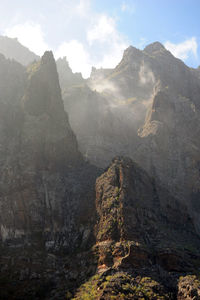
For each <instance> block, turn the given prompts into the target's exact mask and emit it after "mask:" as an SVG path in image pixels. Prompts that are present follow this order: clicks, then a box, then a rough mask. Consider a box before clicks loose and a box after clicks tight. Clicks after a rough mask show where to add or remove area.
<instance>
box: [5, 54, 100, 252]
mask: <svg viewBox="0 0 200 300" xmlns="http://www.w3.org/2000/svg"><path fill="white" fill-rule="evenodd" d="M4 64H5V65H6V64H7V68H8V73H9V75H8V76H9V78H12V76H13V77H15V76H16V78H17V81H16V82H15V80H16V79H15V80H13V82H12V80H8V84H6V83H5V86H6V87H7V90H6V89H5V88H4V89H3V91H5V92H4V94H3V95H2V102H1V108H2V109H1V111H2V110H3V109H4V111H6V110H9V113H8V114H7V113H6V114H5V117H3V118H2V119H1V134H0V144H1V156H0V157H1V183H0V184H1V185H0V190H1V195H0V204H1V205H0V214H1V233H0V236H1V240H2V241H4V242H7V241H9V240H16V241H19V240H21V242H24V240H27V241H28V240H29V239H30V240H32V238H34V236H35V235H41V240H42V241H43V242H44V243H46V246H48V247H49V245H50V246H51V247H53V248H56V247H61V246H62V245H63V246H64V247H65V248H69V245H70V249H73V245H76V244H77V239H78V238H79V236H81V235H82V234H83V230H84V229H83V228H84V226H83V225H81V222H82V221H81V218H80V223H79V224H78V223H77V222H76V217H75V215H76V213H78V212H79V213H80V211H82V210H84V209H87V208H88V210H90V207H94V205H93V204H92V202H91V201H92V198H90V197H89V196H88V194H89V193H92V188H90V187H89V186H88V182H87V180H88V179H87V176H88V178H90V180H91V182H92V181H93V182H94V181H95V176H93V171H92V170H93V169H94V170H95V168H92V167H90V166H89V165H86V164H85V163H84V161H83V158H82V156H81V154H80V152H79V150H78V146H77V141H76V138H75V136H74V133H73V132H72V130H71V127H70V125H69V122H68V117H67V114H66V112H65V111H64V106H63V101H62V98H61V91H60V86H59V81H58V74H57V70H56V63H55V61H54V58H53V55H52V53H51V52H46V53H45V54H44V56H43V57H42V59H41V61H40V62H38V63H36V64H33V65H31V66H30V67H29V69H28V74H27V75H26V74H25V70H24V68H22V67H21V66H20V65H18V64H17V63H15V62H10V61H6V60H5V58H3V57H2V66H3V65H4ZM9 67H10V69H9ZM3 76H5V74H4V75H3ZM5 79H6V78H5ZM9 84H11V85H14V86H12V87H9ZM10 90H11V91H12V94H11V95H10V94H9V93H10ZM6 92H7V94H6ZM22 95H23V96H22ZM9 98H11V100H12V101H11V100H10V99H9ZM9 101H10V102H9ZM9 114H10V115H9ZM83 165H84V167H83ZM83 170H84V171H83ZM88 170H90V171H88ZM94 172H95V171H94ZM83 173H85V175H84V174H83ZM86 174H87V175H86ZM92 178H93V179H92ZM81 198H82V200H81V203H79V201H80V199H81ZM88 198H89V199H88ZM84 206H85V207H84ZM72 216H73V217H72ZM84 218H85V216H83V219H84ZM80 226H82V227H83V228H82V231H79V229H80V228H79V227H80ZM75 227H76V229H75ZM72 228H74V229H73V230H72ZM70 232H71V233H70ZM75 232H76V233H75ZM76 234H77V235H76ZM70 236H71V237H70Z"/></svg>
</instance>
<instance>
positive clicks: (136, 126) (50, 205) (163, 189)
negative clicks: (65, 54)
mask: <svg viewBox="0 0 200 300" xmlns="http://www.w3.org/2000/svg"><path fill="white" fill-rule="evenodd" d="M61 88H62V90H61ZM199 89H200V82H199V75H198V69H197V70H194V69H190V68H188V67H187V66H185V65H184V63H183V62H181V61H180V60H178V59H176V58H175V57H174V56H173V55H172V54H171V53H170V52H168V51H167V50H166V49H165V48H164V47H163V46H162V45H161V44H160V43H157V42H156V43H154V44H151V45H149V46H147V47H146V48H145V49H144V50H143V51H141V50H138V49H136V48H134V47H129V48H128V49H126V50H125V52H124V55H123V58H122V61H121V62H120V63H119V64H118V65H117V66H116V68H115V69H113V70H112V69H106V70H104V69H99V70H98V69H94V68H93V70H92V73H91V77H90V78H89V79H87V80H85V79H83V78H82V76H81V74H79V73H78V74H77V73H75V74H73V72H72V71H71V69H70V67H69V65H68V63H67V60H66V58H64V59H59V60H58V61H57V62H56V61H55V59H54V57H53V53H52V52H51V51H47V52H45V53H44V55H43V56H42V58H41V59H39V60H37V61H35V62H33V63H31V64H29V65H28V67H25V66H23V65H22V64H20V63H19V62H17V61H16V60H10V59H7V58H6V57H5V56H4V55H3V54H0V116H1V118H0V174H1V176H0V178H1V180H0V289H1V295H0V298H1V299H11V300H12V299H18V300H19V299H105V300H107V299H152V300H153V299H180V300H181V299H198V298H199V297H200V289H199V286H200V281H199V276H198V274H199V268H200V254H199V247H200V237H199V185H198V183H199V142H198V140H199V139H198V135H199V134H198V133H199ZM79 149H80V150H79ZM116 154H117V156H116ZM119 154H120V156H119ZM121 155H123V156H121ZM124 155H125V157H124ZM127 155H128V156H130V157H131V158H128V157H127ZM111 158H112V160H111ZM110 160H111V162H110ZM91 163H93V165H92V164H91ZM105 166H106V168H105ZM102 168H104V170H103V169H102Z"/></svg>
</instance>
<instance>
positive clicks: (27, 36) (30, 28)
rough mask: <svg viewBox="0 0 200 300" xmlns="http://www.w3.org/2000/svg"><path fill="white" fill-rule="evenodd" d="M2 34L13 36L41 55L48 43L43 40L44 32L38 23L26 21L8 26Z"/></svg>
mask: <svg viewBox="0 0 200 300" xmlns="http://www.w3.org/2000/svg"><path fill="white" fill-rule="evenodd" d="M4 35H6V36H8V37H11V38H15V37H17V38H18V40H19V42H20V43H21V44H23V45H24V46H26V47H28V48H29V49H30V50H32V51H33V52H35V53H36V54H38V55H42V54H43V53H44V52H45V51H46V50H48V45H47V44H46V42H45V41H44V34H43V32H42V30H41V27H40V25H39V24H35V23H32V22H26V23H24V24H17V25H14V26H13V27H9V28H7V29H6V30H5V31H4Z"/></svg>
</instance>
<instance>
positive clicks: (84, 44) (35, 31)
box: [4, 0, 129, 77]
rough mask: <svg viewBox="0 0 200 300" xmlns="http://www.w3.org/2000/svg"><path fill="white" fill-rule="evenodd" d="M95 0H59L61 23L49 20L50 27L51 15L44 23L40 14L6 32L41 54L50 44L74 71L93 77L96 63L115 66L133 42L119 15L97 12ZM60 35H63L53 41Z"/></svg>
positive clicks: (110, 66) (98, 65)
mask: <svg viewBox="0 0 200 300" xmlns="http://www.w3.org/2000/svg"><path fill="white" fill-rule="evenodd" d="M91 3H92V0H77V1H73V2H72V1H70V0H68V1H67V0H59V5H60V13H59V18H60V22H59V24H62V26H61V27H60V26H58V27H56V24H55V26H53V27H52V28H51V26H52V22H50V21H49V22H50V23H49V26H50V27H49V28H51V29H49V28H48V27H47V26H46V25H47V21H48V20H47V18H45V27H43V26H41V25H40V24H42V23H40V22H44V20H43V21H41V18H40V19H39V21H38V20H37V21H36V20H35V21H34V22H32V21H31V20H29V21H28V22H24V23H15V24H13V25H12V26H9V27H7V28H6V30H4V35H7V36H9V37H17V38H18V40H19V41H20V42H21V43H22V44H23V45H25V46H26V47H28V48H29V49H30V50H32V51H33V52H35V53H36V54H39V55H42V54H43V52H44V51H45V50H47V49H49V45H50V46H51V49H52V50H53V51H54V53H55V56H56V58H58V57H59V56H61V57H63V56H66V57H67V60H68V62H69V65H70V67H71V68H72V71H73V72H82V74H83V76H84V77H89V75H90V72H91V68H92V66H95V67H97V68H99V67H103V68H112V67H115V66H116V65H117V63H119V62H120V60H121V58H122V54H123V51H124V50H125V48H127V47H128V46H129V42H128V41H127V38H126V37H125V36H123V35H122V34H121V33H120V32H119V30H118V29H117V21H116V19H115V18H112V17H110V16H109V15H108V14H105V13H97V12H96V11H94V9H93V8H92V5H91ZM57 17H58V16H57ZM50 18H51V17H50ZM55 19H56V17H55ZM43 28H45V30H50V32H48V31H45V35H44V32H43V31H42V29H43ZM57 30H59V32H58V35H56V34H57ZM57 36H59V39H57V41H56V43H55V44H54V45H52V42H53V41H54V39H55V40H56V38H55V37H57ZM47 41H48V42H47Z"/></svg>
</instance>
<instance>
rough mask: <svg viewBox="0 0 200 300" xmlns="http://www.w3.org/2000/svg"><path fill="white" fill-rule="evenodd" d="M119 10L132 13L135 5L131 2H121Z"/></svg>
mask: <svg viewBox="0 0 200 300" xmlns="http://www.w3.org/2000/svg"><path fill="white" fill-rule="evenodd" d="M121 11H122V12H128V13H130V14H133V13H134V12H135V6H134V5H133V3H128V2H125V1H124V2H123V3H122V4H121Z"/></svg>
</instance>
